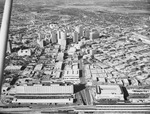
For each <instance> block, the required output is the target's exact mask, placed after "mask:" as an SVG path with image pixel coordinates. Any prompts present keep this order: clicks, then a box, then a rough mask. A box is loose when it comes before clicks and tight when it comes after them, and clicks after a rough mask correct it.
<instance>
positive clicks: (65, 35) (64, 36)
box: [60, 31, 67, 40]
mask: <svg viewBox="0 0 150 114" xmlns="http://www.w3.org/2000/svg"><path fill="white" fill-rule="evenodd" d="M60 34H61V39H62V40H66V38H67V34H66V31H61V32H60Z"/></svg>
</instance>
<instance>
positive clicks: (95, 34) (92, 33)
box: [90, 31, 99, 40]
mask: <svg viewBox="0 0 150 114" xmlns="http://www.w3.org/2000/svg"><path fill="white" fill-rule="evenodd" d="M98 37H99V32H98V31H92V32H90V40H94V39H96V38H98Z"/></svg>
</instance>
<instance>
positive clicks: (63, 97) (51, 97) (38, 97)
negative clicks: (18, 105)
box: [16, 96, 73, 99]
mask: <svg viewBox="0 0 150 114" xmlns="http://www.w3.org/2000/svg"><path fill="white" fill-rule="evenodd" d="M16 98H18V99H68V98H73V97H72V96H16Z"/></svg>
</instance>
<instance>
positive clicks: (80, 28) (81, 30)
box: [75, 25, 83, 39]
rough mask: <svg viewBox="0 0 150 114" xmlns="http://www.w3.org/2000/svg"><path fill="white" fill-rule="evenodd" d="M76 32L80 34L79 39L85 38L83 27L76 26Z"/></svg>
mask: <svg viewBox="0 0 150 114" xmlns="http://www.w3.org/2000/svg"><path fill="white" fill-rule="evenodd" d="M75 31H76V32H78V34H79V39H81V37H82V36H83V26H82V25H80V26H76V27H75Z"/></svg>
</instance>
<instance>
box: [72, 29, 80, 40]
mask: <svg viewBox="0 0 150 114" xmlns="http://www.w3.org/2000/svg"><path fill="white" fill-rule="evenodd" d="M72 37H73V42H74V43H77V42H78V39H79V35H78V32H76V31H74V32H73V33H72Z"/></svg>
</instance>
